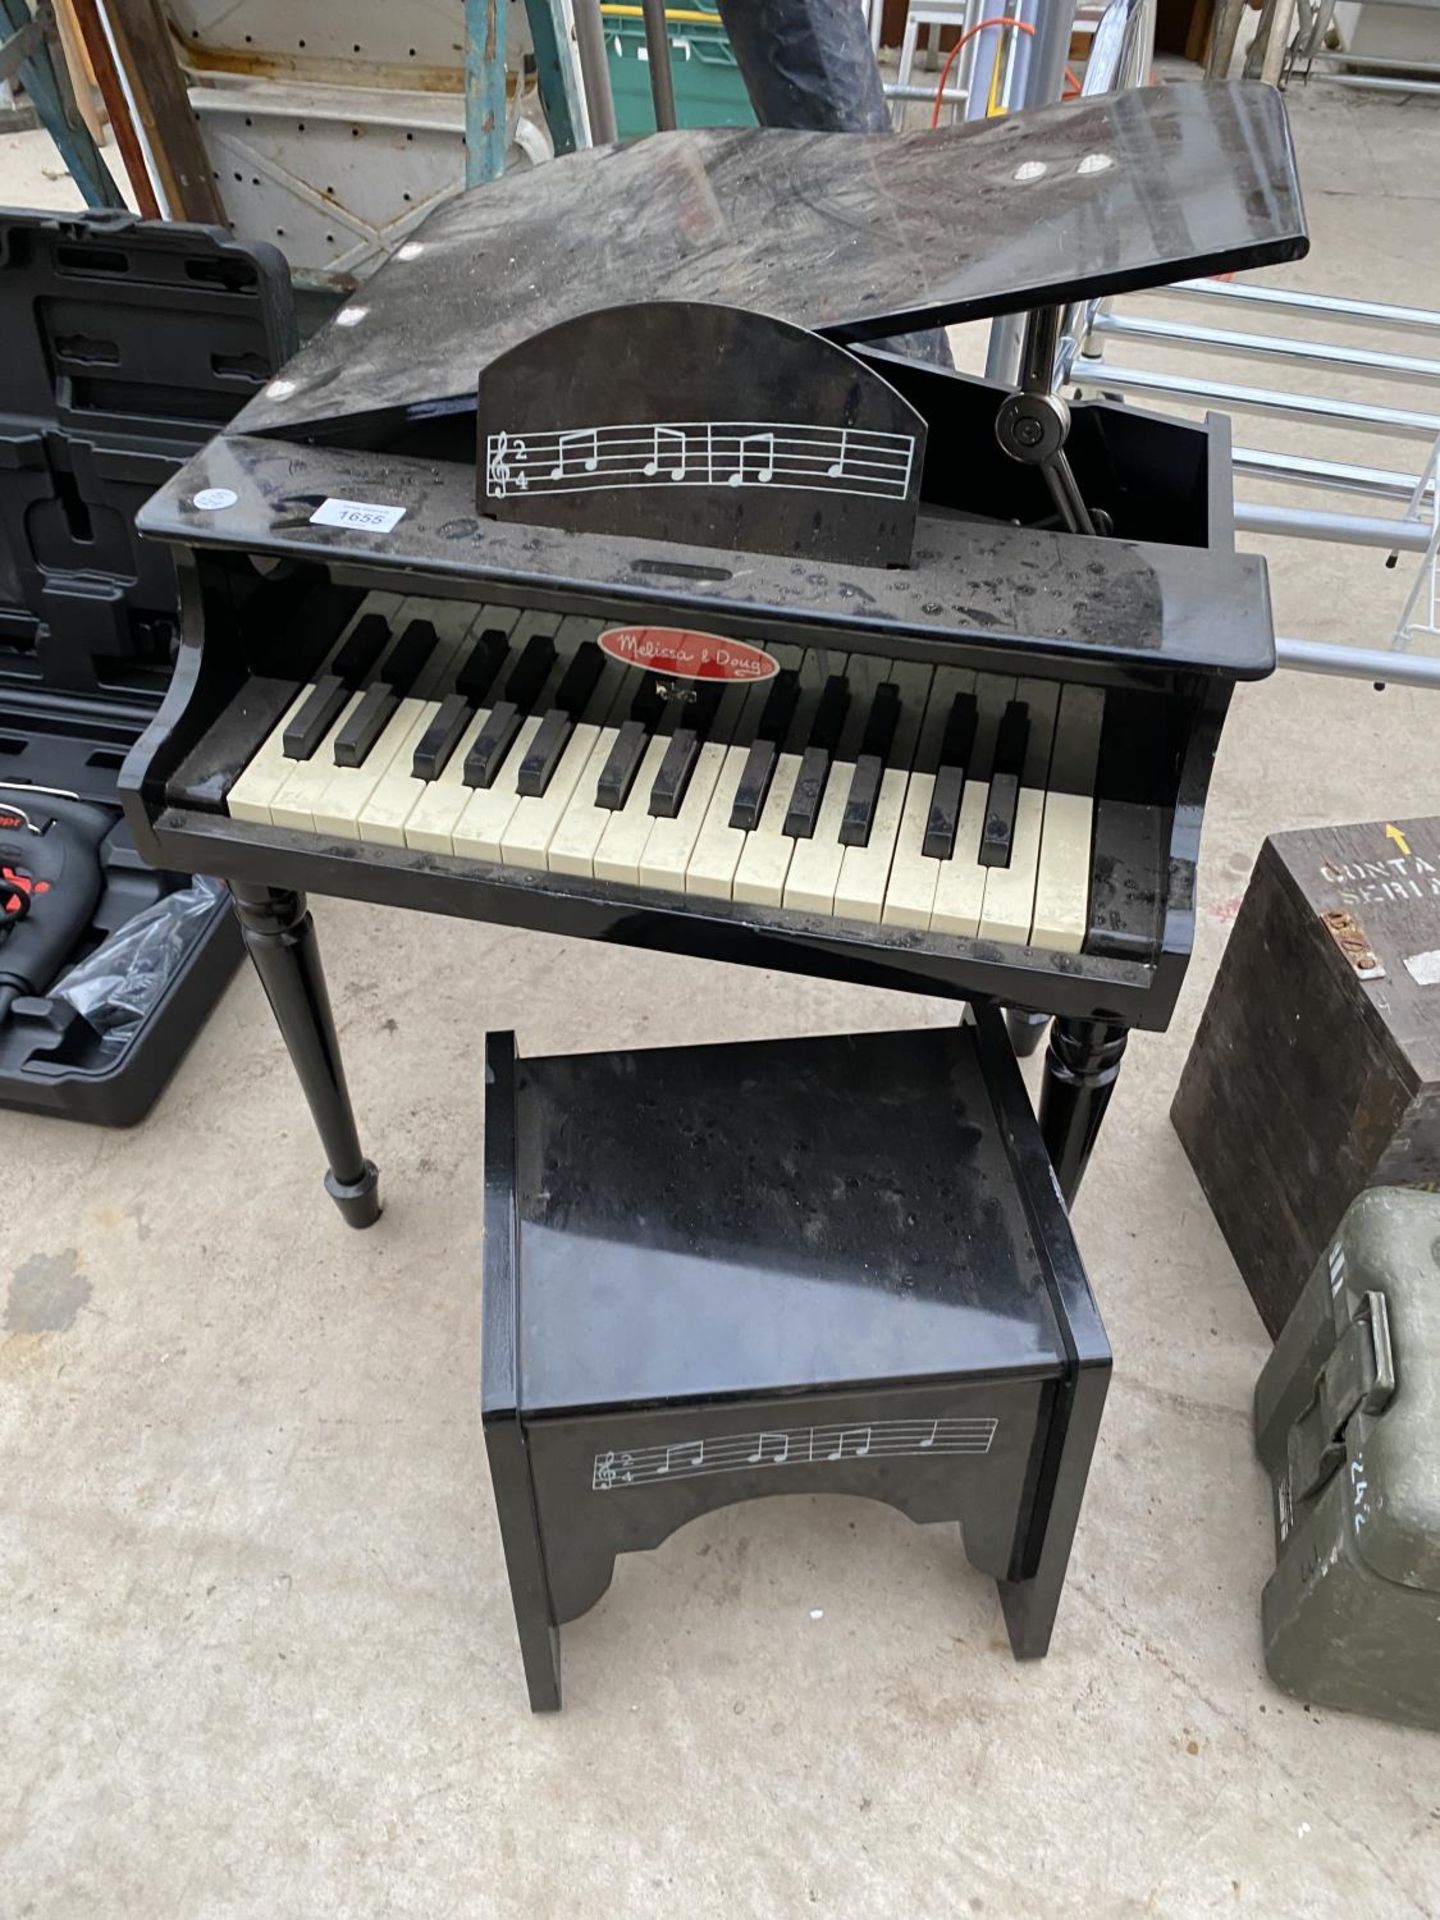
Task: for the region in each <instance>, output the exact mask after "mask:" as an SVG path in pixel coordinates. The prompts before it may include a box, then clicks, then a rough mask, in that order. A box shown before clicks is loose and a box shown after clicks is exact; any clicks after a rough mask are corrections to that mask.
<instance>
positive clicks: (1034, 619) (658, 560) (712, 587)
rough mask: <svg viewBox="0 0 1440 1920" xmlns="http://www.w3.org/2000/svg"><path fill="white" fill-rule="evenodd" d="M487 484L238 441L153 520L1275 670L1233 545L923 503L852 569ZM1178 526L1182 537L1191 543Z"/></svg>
mask: <svg viewBox="0 0 1440 1920" xmlns="http://www.w3.org/2000/svg"><path fill="white" fill-rule="evenodd" d="M950 377H951V378H952V379H958V378H959V376H958V375H952V376H950ZM1192 431H1193V433H1194V434H1195V435H1198V436H1199V437H1201V438H1208V439H1209V440H1210V441H1211V451H1210V454H1209V457H1210V458H1211V459H1214V458H1216V457H1221V456H1223V455H1228V439H1227V438H1226V437H1225V432H1224V428H1223V426H1221V425H1219V424H1217V423H1214V422H1207V424H1206V426H1205V427H1204V428H1199V429H1194V430H1192ZM1162 438H1163V440H1164V442H1165V443H1166V444H1168V443H1169V441H1170V439H1171V435H1170V434H1168V433H1166V434H1164V435H1163V436H1162ZM972 455H973V458H974V460H975V462H976V465H977V467H982V468H983V469H984V470H985V471H989V470H990V469H991V468H992V467H993V466H994V465H995V464H997V463H998V462H999V461H1001V460H1002V459H1003V455H1001V454H1000V452H999V450H998V449H995V448H992V449H988V450H983V457H982V451H977V450H973V449H969V448H966V449H963V450H960V451H959V452H958V453H957V462H963V461H967V460H969V459H971V458H972ZM931 464H932V465H933V464H934V461H933V458H932V462H931ZM927 484H928V481H927ZM211 487H223V488H225V489H227V490H228V491H231V492H234V493H235V494H237V495H238V499H237V501H236V504H235V505H234V506H233V507H229V508H227V509H225V511H224V512H221V513H209V512H206V511H204V510H203V509H200V508H197V507H196V506H195V504H194V499H195V495H196V493H197V492H201V491H203V490H205V489H207V488H211ZM471 491H472V480H471V474H470V471H469V469H468V467H461V466H459V465H452V464H447V463H443V462H436V461H433V460H420V459H411V458H408V457H407V458H401V457H398V456H395V455H390V454H373V453H366V452H356V451H353V450H351V449H348V448H338V447H325V448H315V447H303V446H297V445H293V444H288V443H283V442H280V441H275V440H262V439H253V438H246V437H244V436H241V435H233V434H232V435H227V436H226V437H224V438H223V439H218V440H213V441H211V443H210V445H209V446H208V447H207V448H206V449H205V451H204V452H203V453H202V454H200V455H198V456H197V457H196V458H195V459H194V460H192V461H191V463H190V465H189V466H188V467H187V468H186V469H185V471H184V472H183V474H181V475H178V476H177V478H176V479H175V480H174V481H171V482H169V483H168V484H167V485H166V486H164V487H162V488H161V489H160V490H159V492H158V493H156V494H155V495H154V496H153V497H152V499H151V500H150V501H149V503H148V504H147V505H146V507H145V508H144V510H143V512H142V514H141V516H140V525H141V529H142V531H143V532H145V533H147V534H150V535H155V536H158V537H159V538H161V539H166V540H171V541H176V542H179V543H181V544H184V545H188V546H190V547H191V548H192V549H193V550H195V551H197V552H208V551H212V550H214V551H219V552H222V553H233V552H234V550H235V549H237V548H239V549H241V550H242V551H249V552H255V553H263V554H266V555H276V556H280V555H283V556H286V557H289V558H292V559H296V560H309V561H313V562H317V563H320V564H326V565H332V566H335V567H339V568H343V569H344V570H345V573H346V576H347V578H351V579H356V578H359V577H361V575H362V573H363V574H364V575H365V577H366V583H367V584H369V585H372V586H374V587H377V588H381V589H388V590H390V591H392V592H414V593H425V594H443V593H446V592H447V591H448V592H453V593H456V594H460V595H465V596H468V597H470V598H473V599H476V600H487V601H507V602H518V603H519V604H520V605H522V606H529V607H542V608H551V609H553V610H555V611H563V612H565V613H581V614H591V615H594V616H596V617H598V618H600V619H604V620H607V621H609V620H615V621H628V620H634V621H637V622H644V621H646V620H649V621H651V622H656V621H658V620H661V619H671V620H675V619H678V621H679V622H680V623H681V624H689V625H692V626H697V627H701V628H704V629H706V630H708V631H717V630H718V631H720V632H722V633H732V632H733V633H736V634H742V635H744V636H745V637H747V638H752V639H755V640H758V641H760V642H761V643H762V644H763V643H764V642H765V641H766V640H767V639H768V640H771V641H786V640H789V641H799V642H802V643H803V642H804V641H805V640H807V639H813V640H814V641H815V643H816V644H823V645H825V646H832V647H844V646H846V645H848V644H852V643H853V644H860V645H866V646H868V647H869V648H870V649H871V650H873V651H875V652H880V653H885V654H886V655H887V656H889V657H891V658H895V659H918V660H928V661H935V660H940V659H943V660H944V661H945V662H946V663H947V664H950V665H956V666H979V667H986V668H988V669H989V670H990V671H992V672H993V671H995V652H994V650H995V648H996V647H999V646H1003V647H1004V648H1006V649H1007V650H1009V651H1012V652H1013V654H1014V656H1015V660H1014V670H1015V671H1017V672H1024V673H1028V672H1031V671H1032V670H1034V669H1033V668H1032V665H1031V662H1032V661H1034V662H1036V663H1038V662H1039V661H1040V660H1041V659H1043V660H1044V661H1045V663H1046V664H1045V667H1044V669H1043V671H1044V672H1046V673H1047V674H1048V673H1051V672H1058V673H1059V674H1060V675H1061V676H1062V677H1071V676H1076V677H1078V676H1083V675H1088V674H1090V673H1092V672H1095V671H1097V670H1098V671H1102V672H1103V671H1104V670H1105V669H1107V668H1119V669H1128V668H1132V667H1133V668H1142V669H1150V668H1155V669H1161V670H1169V671H1179V670H1181V669H1194V670H1195V671H1196V672H1200V673H1213V674H1217V675H1221V676H1223V677H1224V678H1226V679H1227V680H1235V679H1240V680H1259V679H1263V678H1264V677H1265V676H1266V675H1267V674H1269V673H1271V672H1273V670H1274V666H1275V640H1274V629H1273V626H1272V624H1271V620H1270V608H1269V598H1268V593H1267V589H1266V576H1265V567H1264V563H1263V561H1261V560H1260V559H1259V558H1258V556H1256V555H1254V554H1243V555H1236V554H1235V553H1233V552H1231V551H1228V550H1227V549H1226V547H1225V546H1224V544H1221V545H1220V546H1218V547H1216V548H1214V549H1207V548H1204V547H1201V546H1190V545H1186V546H1181V545H1174V546H1164V545H1160V544H1155V543H1151V542H1149V541H1145V542H1143V543H1142V542H1138V541H1130V540H1125V539H1114V540H1082V539H1078V538H1076V537H1075V536H1073V535H1070V534H1064V533H1051V532H1048V531H1045V530H1043V529H1040V528H1036V527H1010V526H1000V525H994V524H990V523H988V522H985V521H980V520H975V519H962V518H959V517H957V516H955V515H952V514H950V513H948V512H947V513H943V514H941V513H935V514H932V513H930V512H928V511H924V512H922V513H921V516H920V521H919V524H918V528H917V532H916V540H915V549H914V552H913V555H912V563H911V565H910V566H908V567H864V566H847V565H844V564H842V563H840V562H825V561H818V560H817V561H808V560H807V561H802V560H796V559H783V558H781V557H779V556H777V555H774V554H765V553H747V554H744V555H736V556H733V557H732V556H728V555H724V554H720V553H717V552H716V551H715V549H714V548H710V547H700V546H693V545H685V544H682V543H681V542H678V541H665V540H641V539H625V540H622V539H612V538H609V537H607V536H602V535H599V534H593V533H566V532H562V531H561V530H560V529H558V528H554V527H527V526H512V525H508V524H506V523H504V522H501V521H494V520H482V519H477V517H476V513H475V507H474V503H473V500H472V498H471ZM332 495H335V496H338V497H340V498H342V499H347V500H370V501H375V502H378V503H380V504H382V505H392V506H402V507H404V509H405V517H404V519H403V520H401V521H400V523H399V524H398V526H396V527H395V528H393V529H392V531H391V532H389V533H388V534H383V535H382V534H377V533H368V532H360V531H357V530H355V529H352V528H341V527H329V526H323V525H322V526H316V525H312V524H311V519H310V516H311V515H312V514H313V513H314V512H315V510H316V508H317V507H318V506H319V505H320V504H321V502H322V501H323V500H325V499H326V498H328V497H330V496H332ZM1176 520H1177V529H1176V532H1177V538H1185V537H1187V533H1186V531H1185V530H1183V529H1182V528H1181V527H1180V526H1179V524H1178V523H1179V520H1180V515H1179V514H1178V513H1177V515H1176ZM1196 521H1197V524H1198V525H1199V526H1200V527H1202V528H1203V527H1204V526H1205V524H1206V523H1205V520H1204V519H1203V517H1202V516H1200V515H1198V514H1197V516H1196ZM1122 531H1123V527H1122ZM1205 537H1206V536H1205V534H1204V533H1203V532H1202V533H1201V534H1200V538H1201V539H1203V538H1205ZM422 580H423V581H424V582H425V585H423V586H422V585H420V582H421V581H422ZM717 622H719V623H720V624H719V626H718V628H717V626H716V623H717ZM822 636H823V638H822ZM1082 662H1083V663H1085V664H1084V665H1081V663H1082ZM1064 663H1071V664H1069V665H1066V664H1064Z"/></svg>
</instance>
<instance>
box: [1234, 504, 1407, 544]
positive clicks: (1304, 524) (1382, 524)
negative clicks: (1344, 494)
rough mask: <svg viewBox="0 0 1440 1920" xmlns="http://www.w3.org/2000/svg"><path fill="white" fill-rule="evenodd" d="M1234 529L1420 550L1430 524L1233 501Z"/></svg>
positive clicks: (1376, 515)
mask: <svg viewBox="0 0 1440 1920" xmlns="http://www.w3.org/2000/svg"><path fill="white" fill-rule="evenodd" d="M1235 529H1236V532H1237V533H1242V532H1243V533H1283V534H1284V535H1285V536H1286V537H1287V538H1289V539H1292V540H1338V541H1340V542H1341V544H1342V545H1344V546H1347V547H1379V548H1380V549H1381V550H1382V551H1383V552H1385V553H1424V552H1425V550H1426V548H1427V547H1428V546H1429V545H1430V542H1431V540H1432V539H1433V538H1434V537H1435V529H1434V527H1432V526H1430V525H1428V524H1427V523H1426V522H1425V521H1422V520H1411V519H1410V518H1408V517H1405V518H1401V519H1394V520H1387V519H1385V518H1384V517H1383V515H1381V514H1375V513H1316V512H1314V511H1313V510H1312V509H1311V508H1309V507H1270V506H1262V505H1261V504H1260V503H1259V502H1258V501H1254V500H1237V501H1236V502H1235Z"/></svg>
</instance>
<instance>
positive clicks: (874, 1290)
mask: <svg viewBox="0 0 1440 1920" xmlns="http://www.w3.org/2000/svg"><path fill="white" fill-rule="evenodd" d="M485 1138H486V1152H485V1173H486V1238H485V1256H484V1295H485V1299H484V1356H483V1393H482V1401H483V1413H484V1420H485V1435H486V1445H487V1451H488V1454H489V1459H490V1465H491V1474H492V1479H493V1481H494V1485H495V1493H496V1502H497V1507H498V1509H499V1516H500V1524H501V1533H502V1538H503V1540H504V1544H505V1552H506V1560H507V1565H508V1568H509V1572H510V1578H511V1586H512V1594H513V1597H514V1600H515V1608H516V1617H517V1622H518V1624H519V1627H520V1638H521V1647H522V1653H523V1655H524V1660H525V1667H526V1676H527V1680H528V1682H529V1688H530V1697H531V1704H532V1706H534V1707H536V1708H537V1709H538V1708H548V1707H556V1706H558V1705H559V1703H560V1680H559V1645H558V1633H557V1629H558V1627H559V1626H560V1625H561V1624H562V1623H563V1622H564V1621H567V1620H573V1619H575V1618H576V1617H578V1615H580V1614H581V1613H583V1612H585V1611H586V1610H587V1609H588V1608H589V1607H590V1606H592V1605H593V1604H594V1603H595V1601H596V1600H597V1599H598V1598H599V1597H600V1595H601V1594H602V1593H603V1592H604V1591H605V1589H606V1587H607V1586H608V1585H609V1583H610V1579H611V1576H612V1573H613V1568H614V1560H615V1556H616V1554H617V1553H622V1552H633V1551H637V1550H642V1549H646V1548H652V1547H654V1546H657V1545H658V1544H659V1543H660V1542H661V1541H662V1540H663V1539H665V1538H666V1537H667V1535H669V1534H670V1533H672V1532H673V1531H674V1530H675V1529H676V1528H677V1527H679V1526H682V1525H684V1524H685V1523H686V1522H687V1521H689V1520H691V1519H694V1518H695V1517H696V1516H697V1515H699V1514H701V1513H705V1512H709V1511H711V1510H712V1509H714V1508H716V1507H719V1506H724V1505H728V1504H730V1503H732V1502H734V1501H737V1500H744V1499H754V1498H757V1497H759V1496H761V1495H763V1494H767V1493H797V1492H799V1493H803V1492H841V1493H850V1494H863V1495H868V1496H869V1497H871V1498H874V1499H879V1500H884V1501H886V1502H888V1503H889V1504H891V1505H893V1506H895V1507H898V1508H899V1509H900V1510H901V1511H902V1512H904V1513H907V1514H908V1515H909V1516H910V1517H911V1518H912V1519H914V1520H917V1521H921V1522H927V1523H932V1522H938V1521H951V1520H958V1521H960V1523H961V1525H962V1527H963V1530H964V1538H965V1547H966V1552H967V1555H968V1557H969V1558H970V1560H971V1562H972V1564H974V1565H975V1566H977V1567H979V1568H981V1569H982V1570H983V1571H985V1572H987V1573H989V1574H990V1575H991V1576H992V1577H994V1578H995V1579H997V1580H998V1581H999V1582H1000V1583H1001V1592H1002V1598H1003V1600H1004V1602H1005V1611H1006V1618H1007V1622H1008V1625H1009V1629H1010V1634H1011V1641H1012V1646H1013V1648H1014V1650H1015V1652H1016V1654H1017V1655H1019V1656H1022V1657H1023V1656H1027V1655H1033V1654H1040V1653H1043V1652H1044V1651H1045V1649H1046V1646H1047V1645H1048V1642H1049V1637H1050V1628H1051V1624H1052V1622H1053V1618H1054V1612H1055V1606H1056V1604H1057V1603H1058V1599H1059V1593H1060V1587H1061V1583H1062V1581H1063V1577H1064V1567H1065V1562H1066V1559H1067V1557H1068V1551H1069V1543H1070V1538H1071V1535H1072V1533H1073V1529H1074V1524H1075V1519H1076V1516H1077V1514H1078V1508H1079V1500H1080V1495H1081V1492H1082V1491H1083V1487H1084V1482H1085V1477H1086V1472H1087V1470H1088V1462H1089V1457H1090V1452H1091V1448H1092V1446H1093V1442H1094V1435H1095V1430H1096V1428H1097V1426H1098V1422H1099V1415H1100V1408H1101V1405H1102V1403H1103V1399H1104V1393H1105V1387H1106V1384H1107V1381H1108V1374H1109V1366H1110V1354H1109V1349H1108V1347H1107V1345H1106V1342H1105V1336H1104V1332H1103V1330H1102V1328H1101V1325H1100V1320H1099V1316H1098V1313H1097V1312H1096V1309H1095V1304H1094V1301H1093V1299H1092V1297H1091V1294H1090V1290H1089V1286H1088V1283H1087V1282H1086V1279H1085V1275H1084V1271H1083V1269H1082V1267H1081V1265H1080V1261H1079V1257H1078V1255H1077V1253H1076V1251H1075V1247H1074V1242H1073V1240H1072V1238H1071V1235H1070V1231H1069V1224H1068V1221H1067V1219H1066V1216H1065V1213H1064V1210H1063V1207H1062V1205H1061V1203H1060V1200H1059V1197H1058V1193H1057V1191H1056V1188H1055V1184H1054V1180H1053V1177H1052V1175H1051V1171H1050V1167H1049V1162H1048V1160H1047V1159H1046V1157H1045V1153H1044V1148H1043V1146H1042V1144H1041V1142H1040V1139H1039V1134H1038V1131H1037V1129H1036V1126H1035V1122H1034V1119H1033V1116H1032V1114H1031V1111H1030V1106H1029V1102H1028V1099H1027V1098H1026V1095H1025V1092H1024V1088H1023V1086H1022V1084H1021V1082H1020V1079H1019V1075H1018V1072H1017V1069H1016V1066H1015V1062H1014V1059H1013V1056H1012V1054H1011V1052H1010V1049H1009V1046H1008V1044H1007V1042H1006V1040H1005V1037H1004V1033H1003V1028H1002V1027H1001V1025H1000V1023H999V1020H998V1017H997V1016H994V1015H988V1014H987V1015H982V1016H981V1019H980V1022H979V1024H978V1025H977V1026H971V1027H962V1028H955V1029H936V1028H926V1029H922V1030H920V1031H917V1032H905V1033H879V1034H845V1035H838V1036H834V1037H829V1038H822V1039H806V1040H786V1041H772V1042H757V1043H749V1044H743V1045H731V1046H707V1047H680V1048H668V1049H656V1050H652V1051H642V1052H626V1053H596V1054H584V1055H571V1056H564V1057H555V1058H547V1059H535V1060H517V1058H516V1056H515V1050H514V1043H513V1039H512V1037H511V1036H510V1035H508V1034H496V1035H491V1036H490V1039H489V1041H488V1046H487V1088H486V1135H485Z"/></svg>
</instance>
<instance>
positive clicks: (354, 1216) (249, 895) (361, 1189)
mask: <svg viewBox="0 0 1440 1920" xmlns="http://www.w3.org/2000/svg"><path fill="white" fill-rule="evenodd" d="M230 892H231V895H232V896H233V898H234V901H235V912H236V914H237V915H238V917H239V920H240V932H241V935H242V937H243V939H244V941H245V946H246V950H247V951H248V953H249V955H250V958H251V959H252V960H253V961H254V962H255V971H256V972H257V973H258V974H259V976H260V984H261V986H262V987H264V989H265V997H266V999H267V1000H268V1001H269V1002H270V1011H271V1012H272V1013H273V1014H274V1015H275V1020H276V1024H277V1025H278V1026H279V1028H280V1032H281V1035H282V1037H283V1039H284V1041H285V1045H286V1048H287V1050H288V1051H289V1054H290V1058H291V1061H292V1062H293V1064H294V1067H295V1071H296V1072H297V1073H298V1074H299V1076H300V1085H301V1087H302V1088H303V1089H304V1093H305V1098H306V1101H307V1102H308V1103H309V1107H310V1117H311V1118H312V1119H313V1120H314V1122H315V1128H316V1131H317V1132H318V1133H319V1135H320V1143H321V1145H322V1146H323V1147H324V1149H325V1157H326V1159H327V1161H328V1162H329V1165H328V1167H327V1168H326V1172H325V1191H326V1192H327V1193H328V1194H329V1195H330V1198H331V1199H332V1200H333V1201H334V1202H335V1204H336V1206H337V1207H338V1208H339V1209H340V1215H341V1218H342V1219H343V1220H344V1222H345V1224H346V1225H347V1226H350V1227H368V1226H373V1224H374V1223H375V1221H377V1220H378V1219H379V1218H380V1195H379V1180H380V1176H379V1174H378V1173H377V1172H376V1171H375V1166H374V1163H373V1162H372V1161H369V1160H367V1159H366V1158H365V1156H364V1154H363V1153H362V1152H361V1151H360V1136H359V1134H358V1133H357V1131H356V1129H355V1110H354V1108H353V1107H352V1106H351V1105H350V1090H349V1088H348V1087H347V1086H346V1084H345V1068H344V1065H343V1064H342V1062H341V1059H340V1041H339V1038H338V1036H337V1035H336V1032H335V1020H334V1016H333V1015H332V1013H331V1011H330V995H329V994H328V993H327V992H326V990H325V974H324V972H323V970H322V968H321V965H320V949H319V946H318V944H317V942H316V939H315V922H314V921H313V920H312V919H311V918H310V915H309V913H308V912H307V911H306V907H305V896H304V895H303V894H301V893H291V892H290V891H288V890H287V889H285V888H281V887H242V886H232V887H231V889H230Z"/></svg>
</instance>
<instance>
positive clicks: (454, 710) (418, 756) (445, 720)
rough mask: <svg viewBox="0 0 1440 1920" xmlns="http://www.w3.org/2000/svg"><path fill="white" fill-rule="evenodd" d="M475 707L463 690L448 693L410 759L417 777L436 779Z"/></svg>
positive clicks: (447, 764) (418, 778)
mask: <svg viewBox="0 0 1440 1920" xmlns="http://www.w3.org/2000/svg"><path fill="white" fill-rule="evenodd" d="M474 711H475V709H474V707H473V706H472V705H471V704H470V702H469V700H467V699H466V697H465V695H464V694H463V693H447V694H446V696H445V698H444V699H443V700H442V701H441V702H440V711H439V712H438V713H437V714H436V715H435V716H434V718H433V719H432V720H431V722H430V724H429V726H428V727H426V729H425V731H424V733H423V734H422V735H421V736H420V743H419V745H418V746H417V747H416V749H415V752H414V754H413V756H412V757H411V761H410V771H411V773H412V774H413V775H414V777H415V778H416V779H417V780H438V779H439V778H440V776H441V774H442V773H443V772H444V771H445V769H446V767H448V766H449V764H450V761H451V759H452V757H453V755H454V752H455V749H456V747H458V746H459V744H460V736H461V735H462V734H463V733H464V731H465V729H466V727H468V726H469V724H470V719H471V716H472V714H473V713H474Z"/></svg>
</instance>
